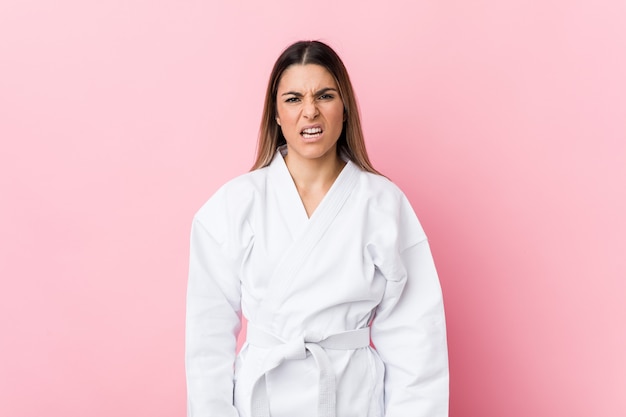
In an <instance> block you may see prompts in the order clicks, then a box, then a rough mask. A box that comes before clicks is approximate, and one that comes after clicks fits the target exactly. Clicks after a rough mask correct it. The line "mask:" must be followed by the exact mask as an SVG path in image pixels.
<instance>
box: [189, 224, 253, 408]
mask: <svg viewBox="0 0 626 417" xmlns="http://www.w3.org/2000/svg"><path fill="white" fill-rule="evenodd" d="M209 214H212V213H209ZM197 217H198V216H196V218H194V222H193V226H192V231H191V245H190V261H189V280H188V287H187V317H186V335H185V367H186V373H187V416H188V417H237V416H238V412H237V410H236V409H235V407H234V406H233V379H234V370H233V366H234V361H235V352H236V345H237V335H238V334H239V330H240V329H241V307H240V302H241V290H240V283H239V279H238V276H237V274H236V268H235V267H234V262H233V261H232V256H231V255H232V254H229V253H227V250H225V249H224V247H225V243H224V241H223V239H222V237H221V236H219V235H220V234H221V233H220V230H219V225H217V227H218V230H217V238H216V236H215V235H216V233H215V232H214V231H213V229H211V230H212V232H209V230H208V229H207V227H206V226H205V225H204V224H203V223H202V222H201V221H200V220H198V218H197ZM216 223H217V222H216Z"/></svg>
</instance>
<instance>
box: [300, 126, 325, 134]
mask: <svg viewBox="0 0 626 417" xmlns="http://www.w3.org/2000/svg"><path fill="white" fill-rule="evenodd" d="M302 133H307V134H309V135H314V134H316V133H322V129H321V128H319V127H311V128H308V129H304V130H303V131H302Z"/></svg>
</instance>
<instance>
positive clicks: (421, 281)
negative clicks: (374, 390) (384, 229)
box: [372, 201, 449, 417]
mask: <svg viewBox="0 0 626 417" xmlns="http://www.w3.org/2000/svg"><path fill="white" fill-rule="evenodd" d="M406 204H407V205H408V201H407V202H406ZM402 211H403V212H404V215H402V216H401V223H402V222H408V224H404V225H402V224H401V227H404V228H403V229H402V228H401V229H400V230H405V231H407V232H408V233H409V234H410V235H412V236H415V235H416V234H419V235H422V236H423V238H421V240H419V241H418V242H417V243H413V244H411V245H410V246H408V247H406V248H402V247H400V248H399V249H398V250H397V251H396V255H395V256H393V258H394V259H391V260H388V261H389V262H387V264H386V265H383V266H382V271H381V272H382V273H383V275H385V278H386V279H387V284H386V289H385V296H384V298H383V300H382V302H381V304H380V305H379V307H378V309H377V312H376V318H375V320H374V322H373V323H372V342H373V343H374V345H375V347H376V350H377V351H378V353H379V355H380V357H381V359H382V360H383V362H384V363H385V417H405V416H408V415H411V416H415V417H447V416H448V397H449V376H448V351H447V341H446V326H445V316H444V309H443V297H442V293H441V286H440V283H439V279H438V276H437V271H436V269H435V264H434V262H433V258H432V255H431V251H430V246H429V244H428V240H427V239H426V237H425V235H423V231H422V229H421V226H420V225H419V222H418V220H417V218H416V217H415V215H414V213H413V211H412V209H411V208H410V206H409V207H406V206H405V207H404V209H403V210H402ZM402 240H404V239H400V242H401V241H402Z"/></svg>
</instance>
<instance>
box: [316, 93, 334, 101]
mask: <svg viewBox="0 0 626 417" xmlns="http://www.w3.org/2000/svg"><path fill="white" fill-rule="evenodd" d="M319 98H320V100H332V99H333V98H335V96H334V95H332V94H328V93H327V94H322V95H321V96H320V97H319Z"/></svg>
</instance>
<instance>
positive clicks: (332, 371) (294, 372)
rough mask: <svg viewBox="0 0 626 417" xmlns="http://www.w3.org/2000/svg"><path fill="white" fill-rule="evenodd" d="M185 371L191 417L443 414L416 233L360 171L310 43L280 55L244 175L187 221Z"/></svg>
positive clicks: (433, 301)
mask: <svg viewBox="0 0 626 417" xmlns="http://www.w3.org/2000/svg"><path fill="white" fill-rule="evenodd" d="M242 314H243V315H244V316H245V317H246V318H247V320H248V330H247V340H246V342H245V344H244V346H243V347H242V350H241V352H240V353H239V355H238V356H237V357H236V355H235V351H236V339H237V335H238V333H239V330H240V328H241V317H242ZM186 369H187V385H188V416H190V417H229V416H230V417H236V416H239V417H261V416H265V417H269V416H272V417H374V416H375V417H383V416H384V417H408V416H415V417H418V416H419V417H421V416H423V417H443V416H447V415H448V363H447V347H446V331H445V319H444V311H443V302H442V295H441V289H440V285H439V281H438V278H437V273H436V270H435V266H434V264H433V260H432V256H431V253H430V249H429V246H428V241H427V238H426V235H425V234H424V231H423V230H422V227H421V226H420V224H419V222H418V219H417V218H416V216H415V214H414V212H413V210H412V208H411V206H410V204H409V202H408V200H407V198H406V197H405V196H404V194H403V193H402V192H401V191H400V190H399V189H398V188H397V187H396V186H395V185H394V184H393V183H392V182H390V181H389V180H388V179H386V178H385V177H383V176H381V175H380V174H379V173H378V172H377V171H376V170H374V168H373V167H372V165H371V164H370V162H369V159H368V157H367V153H366V150H365V144H364V141H363V134H362V131H361V125H360V121H359V114H358V110H357V105H356V100H355V96H354V93H353V90H352V86H351V83H350V79H349V77H348V74H347V72H346V69H345V67H344V65H343V63H342V62H341V60H340V58H339V57H338V56H337V54H336V53H335V52H334V51H333V50H332V49H331V48H330V47H328V46H327V45H325V44H323V43H321V42H317V41H310V42H309V41H307V42H297V43H295V44H293V45H291V46H289V47H288V48H287V49H286V50H285V51H284V52H283V53H282V54H281V55H280V57H279V58H278V60H277V61H276V63H275V65H274V68H273V70H272V73H271V76H270V80H269V84H268V87H267V94H266V98H265V106H264V110H263V118H262V122H261V129H260V137H259V145H258V152H257V160H256V163H255V164H254V166H253V169H252V171H251V172H249V173H247V174H245V175H242V176H240V177H238V178H236V179H234V180H232V181H230V182H228V183H227V184H226V185H224V186H223V187H222V188H221V189H219V190H218V191H217V192H216V193H215V195H213V197H211V199H210V200H209V201H208V202H207V203H206V204H205V205H204V206H203V207H202V208H201V209H200V210H199V211H198V213H197V214H196V216H195V218H194V222H193V227H192V233H191V258H190V267H189V286H188V295H187V337H186Z"/></svg>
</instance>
